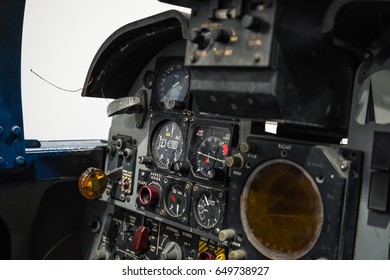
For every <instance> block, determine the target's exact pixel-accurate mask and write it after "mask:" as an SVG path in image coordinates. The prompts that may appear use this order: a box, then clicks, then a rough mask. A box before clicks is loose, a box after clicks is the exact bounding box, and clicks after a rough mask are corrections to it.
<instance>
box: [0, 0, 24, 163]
mask: <svg viewBox="0 0 390 280" xmlns="http://www.w3.org/2000/svg"><path fill="white" fill-rule="evenodd" d="M24 6H25V1H24V0H1V1H0V170H4V169H14V168H19V167H22V166H23V165H25V163H26V159H25V143H24V133H23V114H22V97H21V82H20V68H21V66H20V65H21V63H20V62H21V45H22V31H23V16H24Z"/></svg>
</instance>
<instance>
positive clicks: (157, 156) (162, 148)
mask: <svg viewBox="0 0 390 280" xmlns="http://www.w3.org/2000/svg"><path fill="white" fill-rule="evenodd" d="M182 153H183V135H182V132H181V130H180V128H179V126H178V125H177V123H175V122H173V121H170V122H167V123H165V124H163V125H161V126H160V127H158V128H157V130H156V132H155V133H154V135H153V139H152V156H153V159H154V162H155V163H156V164H157V166H158V167H160V168H162V169H169V168H170V167H171V165H172V164H173V163H174V162H176V161H178V160H179V159H180V157H181V154H182Z"/></svg>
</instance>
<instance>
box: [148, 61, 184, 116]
mask: <svg viewBox="0 0 390 280" xmlns="http://www.w3.org/2000/svg"><path fill="white" fill-rule="evenodd" d="M189 85H190V74H189V72H188V70H187V69H186V68H185V66H184V64H183V62H182V61H180V60H177V59H174V60H170V61H167V62H166V63H164V64H163V65H162V66H161V68H160V70H159V71H158V73H157V76H156V83H155V98H156V101H157V103H158V105H159V106H160V107H162V108H164V109H171V110H172V109H182V108H183V107H184V100H185V99H186V97H187V93H188V89H189Z"/></svg>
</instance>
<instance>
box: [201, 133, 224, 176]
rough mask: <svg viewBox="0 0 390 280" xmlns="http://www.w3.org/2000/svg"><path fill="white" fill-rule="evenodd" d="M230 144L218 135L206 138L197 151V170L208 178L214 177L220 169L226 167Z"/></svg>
mask: <svg viewBox="0 0 390 280" xmlns="http://www.w3.org/2000/svg"><path fill="white" fill-rule="evenodd" d="M228 151H229V146H228V144H227V143H226V142H223V141H222V140H221V139H220V138H219V137H217V136H209V137H207V138H205V139H204V140H203V141H202V142H201V143H200V145H199V148H198V150H197V151H196V164H197V168H198V169H197V172H200V173H201V174H202V175H203V176H205V177H207V178H210V179H211V178H213V177H214V176H215V172H216V170H218V169H220V170H221V169H223V168H224V167H225V159H226V157H227V154H228Z"/></svg>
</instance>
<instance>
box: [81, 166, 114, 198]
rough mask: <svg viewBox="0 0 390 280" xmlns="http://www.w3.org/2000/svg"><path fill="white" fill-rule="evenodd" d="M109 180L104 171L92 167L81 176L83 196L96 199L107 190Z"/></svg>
mask: <svg viewBox="0 0 390 280" xmlns="http://www.w3.org/2000/svg"><path fill="white" fill-rule="evenodd" d="M107 184H108V178H107V176H106V174H105V173H104V171H103V170H100V169H99V168H95V167H90V168H88V169H87V170H85V171H84V172H83V174H81V176H80V179H79V190H80V193H81V194H82V196H84V197H85V198H87V199H91V200H92V199H96V198H98V197H100V196H101V195H102V194H103V193H104V191H105V190H106V187H107Z"/></svg>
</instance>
